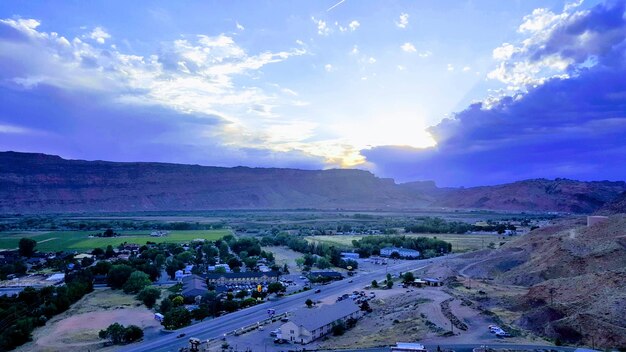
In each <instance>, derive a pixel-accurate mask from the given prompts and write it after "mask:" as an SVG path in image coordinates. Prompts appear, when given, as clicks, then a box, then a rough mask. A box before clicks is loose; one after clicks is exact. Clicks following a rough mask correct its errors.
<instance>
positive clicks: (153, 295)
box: [137, 286, 161, 308]
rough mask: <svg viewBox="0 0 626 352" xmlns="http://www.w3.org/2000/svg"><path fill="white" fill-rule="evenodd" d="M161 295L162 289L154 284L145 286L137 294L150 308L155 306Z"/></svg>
mask: <svg viewBox="0 0 626 352" xmlns="http://www.w3.org/2000/svg"><path fill="white" fill-rule="evenodd" d="M159 297H161V290H159V289H158V288H156V287H153V286H148V287H144V288H143V289H142V290H141V292H139V294H138V295H137V299H138V300H140V301H142V302H143V304H145V305H146V307H148V308H152V307H154V304H155V303H156V301H157V299H159Z"/></svg>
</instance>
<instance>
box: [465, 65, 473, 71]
mask: <svg viewBox="0 0 626 352" xmlns="http://www.w3.org/2000/svg"><path fill="white" fill-rule="evenodd" d="M471 69H472V68H471V67H469V66H465V67H463V72H469V71H470V70H471Z"/></svg>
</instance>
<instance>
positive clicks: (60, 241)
mask: <svg viewBox="0 0 626 352" xmlns="http://www.w3.org/2000/svg"><path fill="white" fill-rule="evenodd" d="M94 233H97V231H46V232H24V231H21V232H4V233H3V234H2V237H1V238H0V249H14V248H17V246H18V242H19V240H20V238H22V237H28V238H32V239H33V240H35V241H37V250H39V251H42V252H56V251H62V250H77V251H84V250H91V249H93V248H96V247H100V248H105V247H106V246H108V245H112V246H117V245H119V244H121V243H124V242H128V243H137V244H144V243H146V241H151V242H156V243H161V242H172V243H182V242H189V241H192V240H195V239H206V240H210V241H214V240H217V239H220V238H222V237H223V236H225V235H228V234H230V230H189V231H182V230H181V231H171V232H170V233H169V234H168V235H167V236H164V237H150V231H145V230H136V231H130V230H129V231H119V233H120V234H121V236H119V237H93V238H90V237H89V235H93V234H94Z"/></svg>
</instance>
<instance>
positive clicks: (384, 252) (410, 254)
mask: <svg viewBox="0 0 626 352" xmlns="http://www.w3.org/2000/svg"><path fill="white" fill-rule="evenodd" d="M394 252H395V253H398V256H400V258H409V259H414V258H419V256H420V252H419V251H416V250H414V249H406V248H398V247H385V248H381V250H380V256H381V257H391V255H392V254H393V253H394Z"/></svg>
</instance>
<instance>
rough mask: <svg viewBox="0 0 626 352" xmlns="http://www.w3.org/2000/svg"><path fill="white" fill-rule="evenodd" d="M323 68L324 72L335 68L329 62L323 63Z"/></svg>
mask: <svg viewBox="0 0 626 352" xmlns="http://www.w3.org/2000/svg"><path fill="white" fill-rule="evenodd" d="M324 70H326V72H332V71H334V70H335V68H334V67H333V65H331V64H326V65H324Z"/></svg>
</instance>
